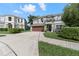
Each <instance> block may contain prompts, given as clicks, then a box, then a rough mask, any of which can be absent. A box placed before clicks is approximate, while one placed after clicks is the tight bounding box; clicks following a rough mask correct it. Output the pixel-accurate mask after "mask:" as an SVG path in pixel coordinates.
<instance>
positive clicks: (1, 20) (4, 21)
mask: <svg viewBox="0 0 79 59" xmlns="http://www.w3.org/2000/svg"><path fill="white" fill-rule="evenodd" d="M26 23H27V22H26V20H25V19H24V18H21V17H18V16H15V15H1V16H0V28H22V29H25V28H26Z"/></svg>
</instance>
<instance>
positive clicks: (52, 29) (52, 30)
mask: <svg viewBox="0 0 79 59" xmlns="http://www.w3.org/2000/svg"><path fill="white" fill-rule="evenodd" d="M51 32H54V24H52V27H51Z"/></svg>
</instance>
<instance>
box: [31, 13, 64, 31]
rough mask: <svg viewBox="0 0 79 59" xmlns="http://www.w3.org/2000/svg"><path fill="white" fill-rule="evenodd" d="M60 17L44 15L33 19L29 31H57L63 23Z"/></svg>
mask: <svg viewBox="0 0 79 59" xmlns="http://www.w3.org/2000/svg"><path fill="white" fill-rule="evenodd" d="M61 17H62V15H60V14H59V15H46V16H42V17H38V18H35V19H33V24H32V26H31V31H50V32H56V31H59V30H60V28H61V27H62V25H64V23H63V22H62V21H61Z"/></svg>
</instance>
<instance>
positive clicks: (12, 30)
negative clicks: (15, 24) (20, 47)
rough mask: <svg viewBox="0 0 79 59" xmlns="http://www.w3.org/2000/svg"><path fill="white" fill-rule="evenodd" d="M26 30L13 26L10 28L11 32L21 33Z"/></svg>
mask: <svg viewBox="0 0 79 59" xmlns="http://www.w3.org/2000/svg"><path fill="white" fill-rule="evenodd" d="M22 31H24V29H19V28H12V29H9V32H10V33H20V32H22Z"/></svg>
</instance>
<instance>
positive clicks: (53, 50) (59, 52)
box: [39, 42, 79, 56]
mask: <svg viewBox="0 0 79 59" xmlns="http://www.w3.org/2000/svg"><path fill="white" fill-rule="evenodd" d="M39 55H40V56H79V51H76V50H73V49H69V48H64V47H60V46H56V45H51V44H48V43H45V42H39Z"/></svg>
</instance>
